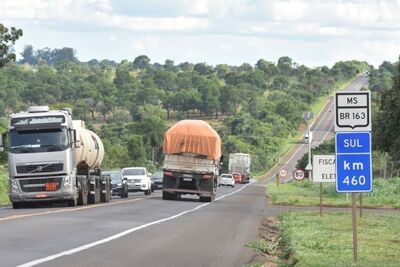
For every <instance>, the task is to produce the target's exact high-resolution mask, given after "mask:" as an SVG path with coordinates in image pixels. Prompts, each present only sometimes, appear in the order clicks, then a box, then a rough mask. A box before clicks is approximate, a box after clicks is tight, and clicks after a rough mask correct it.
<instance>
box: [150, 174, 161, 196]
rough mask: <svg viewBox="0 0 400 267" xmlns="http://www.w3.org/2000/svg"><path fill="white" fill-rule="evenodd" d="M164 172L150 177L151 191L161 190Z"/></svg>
mask: <svg viewBox="0 0 400 267" xmlns="http://www.w3.org/2000/svg"><path fill="white" fill-rule="evenodd" d="M163 177H164V172H162V171H159V172H155V173H153V174H152V175H151V191H152V192H154V190H158V189H162V188H163V187H162V185H163Z"/></svg>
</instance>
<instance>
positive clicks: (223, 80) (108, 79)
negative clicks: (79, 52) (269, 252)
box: [0, 46, 371, 171]
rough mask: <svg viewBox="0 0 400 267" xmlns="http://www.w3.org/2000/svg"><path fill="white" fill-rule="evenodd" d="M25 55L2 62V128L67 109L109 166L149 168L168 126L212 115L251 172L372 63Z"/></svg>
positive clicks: (56, 52) (229, 148)
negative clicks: (323, 99)
mask: <svg viewBox="0 0 400 267" xmlns="http://www.w3.org/2000/svg"><path fill="white" fill-rule="evenodd" d="M21 56H22V59H21V60H20V61H19V62H17V63H8V64H6V65H5V66H4V67H3V68H0V117H1V123H0V129H1V131H2V132H5V129H6V123H7V115H8V114H10V113H12V112H18V111H23V110H26V109H27V108H28V107H29V106H32V105H49V106H50V107H51V108H55V109H57V108H62V107H71V108H72V110H73V117H74V118H75V119H83V120H85V121H86V124H87V126H88V127H89V128H91V129H92V130H94V131H95V132H96V133H98V134H99V135H100V137H101V138H102V140H103V142H104V145H105V149H106V155H105V160H104V168H121V167H125V166H133V165H139V166H143V165H145V166H147V167H149V168H150V169H152V170H154V169H156V168H158V167H159V166H160V164H161V163H162V142H163V134H164V132H165V131H166V129H167V128H168V127H169V126H170V125H171V124H172V123H174V122H176V121H178V120H181V119H185V118H193V119H204V120H207V121H209V122H210V124H211V125H212V126H213V127H214V128H215V129H216V130H217V131H218V133H219V134H220V136H221V138H222V143H223V153H224V154H228V153H231V152H243V153H250V154H252V156H253V170H254V171H262V170H266V169H267V168H268V167H270V166H271V165H273V164H274V162H275V161H276V160H277V153H278V149H279V146H280V145H282V144H283V143H284V142H286V140H287V139H288V137H289V136H291V135H292V134H294V133H295V132H296V130H297V129H298V127H299V126H300V125H301V124H302V123H304V121H303V112H304V111H307V110H308V109H309V107H310V105H311V104H312V103H314V102H315V101H316V99H317V98H318V97H320V96H325V95H327V94H329V93H331V92H332V91H333V90H335V88H337V86H338V85H339V84H341V83H343V82H345V81H347V80H349V79H351V78H353V77H355V76H356V75H357V74H359V73H361V72H362V71H364V70H366V69H371V66H369V65H368V64H367V63H366V62H359V61H342V62H337V63H336V64H334V65H333V66H332V67H331V68H329V67H327V66H322V67H317V68H310V67H307V66H304V65H300V64H298V63H296V62H294V61H293V59H291V58H290V57H287V56H282V57H280V58H279V59H278V61H277V62H276V63H275V62H271V61H268V60H265V59H260V60H258V61H257V62H256V63H255V64H254V65H253V64H249V63H243V64H242V65H240V66H230V65H227V64H219V65H216V66H211V65H208V64H207V63H204V62H202V63H191V62H183V63H179V64H176V63H175V62H174V61H172V60H166V61H165V62H164V63H152V62H151V59H150V58H149V57H148V56H146V55H139V56H136V57H135V58H132V59H131V60H128V59H127V60H123V61H121V62H119V63H116V62H114V61H110V60H102V61H98V60H95V59H94V60H91V61H89V62H80V61H79V60H77V59H76V57H75V52H74V50H73V49H71V48H62V49H53V50H51V49H49V48H45V49H39V50H34V49H33V47H32V46H25V49H24V51H23V52H22V53H21ZM2 161H3V162H4V161H5V157H4V155H3V156H2Z"/></svg>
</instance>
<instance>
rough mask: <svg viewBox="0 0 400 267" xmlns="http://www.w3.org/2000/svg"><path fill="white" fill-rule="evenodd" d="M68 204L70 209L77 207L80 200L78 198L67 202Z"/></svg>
mask: <svg viewBox="0 0 400 267" xmlns="http://www.w3.org/2000/svg"><path fill="white" fill-rule="evenodd" d="M67 204H68V206H69V207H76V205H77V204H78V199H76V198H74V199H70V200H68V201H67Z"/></svg>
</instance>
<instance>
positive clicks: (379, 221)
mask: <svg viewBox="0 0 400 267" xmlns="http://www.w3.org/2000/svg"><path fill="white" fill-rule="evenodd" d="M280 218H281V224H280V231H281V232H280V234H281V243H280V245H281V247H282V249H283V254H284V255H282V256H283V257H284V258H285V259H286V260H287V265H288V266H296V267H300V266H307V267H313V266H315V267H317V266H318V267H324V266H327V267H328V266H335V267H337V266H363V267H375V266H376V267H378V266H379V267H380V266H387V267H390V266H399V262H400V215H399V214H381V215H376V214H374V215H372V214H366V215H364V217H362V218H360V219H358V264H356V265H352V263H353V254H352V216H351V213H349V212H348V213H331V214H325V215H324V216H322V217H321V216H319V213H310V212H302V213H300V212H287V213H284V214H283V215H281V216H280Z"/></svg>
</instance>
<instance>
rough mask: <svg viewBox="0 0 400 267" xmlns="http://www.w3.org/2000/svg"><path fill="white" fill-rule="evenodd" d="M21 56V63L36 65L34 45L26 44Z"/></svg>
mask: <svg viewBox="0 0 400 267" xmlns="http://www.w3.org/2000/svg"><path fill="white" fill-rule="evenodd" d="M21 56H22V59H21V60H20V63H22V64H25V63H26V64H29V65H35V64H36V62H37V58H36V55H35V52H34V51H33V46H31V45H25V46H24V51H22V53H21Z"/></svg>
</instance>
